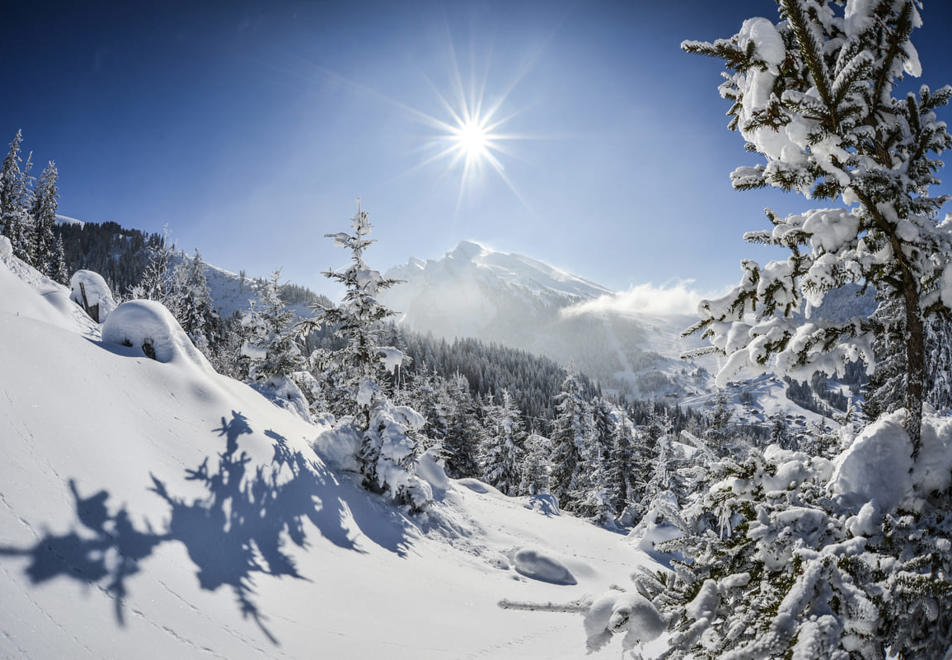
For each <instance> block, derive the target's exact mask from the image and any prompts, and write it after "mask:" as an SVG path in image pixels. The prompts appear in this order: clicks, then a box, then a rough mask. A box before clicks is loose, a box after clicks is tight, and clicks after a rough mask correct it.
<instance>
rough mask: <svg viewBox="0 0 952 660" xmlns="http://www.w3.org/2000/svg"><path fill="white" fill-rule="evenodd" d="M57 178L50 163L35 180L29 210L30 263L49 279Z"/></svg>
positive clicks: (53, 268) (52, 259)
mask: <svg viewBox="0 0 952 660" xmlns="http://www.w3.org/2000/svg"><path fill="white" fill-rule="evenodd" d="M57 177H58V173H57V171H56V165H55V164H54V163H53V161H50V162H49V164H48V165H47V166H46V168H45V169H44V170H43V173H42V174H40V178H39V179H37V182H36V187H35V188H34V189H33V206H32V208H31V209H30V215H31V216H32V218H33V231H32V235H31V238H32V243H31V245H30V263H32V264H33V265H34V266H35V267H36V269H37V270H38V271H40V272H41V273H43V274H44V275H47V276H50V277H52V276H53V274H54V271H55V269H56V263H55V261H56V252H55V243H56V239H55V236H54V235H53V227H54V226H56V209H57V206H58V204H59V201H58V200H59V191H58V190H57V187H56V179H57Z"/></svg>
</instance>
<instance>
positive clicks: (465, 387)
mask: <svg viewBox="0 0 952 660" xmlns="http://www.w3.org/2000/svg"><path fill="white" fill-rule="evenodd" d="M449 396H450V400H451V403H452V408H451V410H452V412H451V414H450V417H449V420H448V426H447V429H446V437H445V438H444V439H443V455H444V457H445V461H446V473H447V474H448V475H449V476H451V477H454V478H456V479H461V478H463V477H477V476H479V475H480V470H479V464H478V462H477V460H476V452H477V448H478V447H479V446H480V445H481V444H482V442H483V436H484V435H485V434H484V431H483V429H482V427H481V426H480V424H479V420H478V418H477V416H476V402H475V401H474V400H473V397H472V396H471V395H470V393H469V383H468V382H467V381H466V379H465V378H463V376H461V375H460V374H456V375H455V376H454V377H453V379H452V380H451V381H450V388H449Z"/></svg>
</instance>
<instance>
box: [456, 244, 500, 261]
mask: <svg viewBox="0 0 952 660" xmlns="http://www.w3.org/2000/svg"><path fill="white" fill-rule="evenodd" d="M487 252H492V250H490V249H489V248H487V247H486V246H485V245H482V244H480V243H477V242H476V241H469V240H466V241H460V242H459V245H457V246H456V248H455V249H454V250H453V251H452V252H450V253H449V254H448V255H447V256H448V257H451V258H453V259H465V260H467V261H472V260H473V259H474V258H475V257H479V256H482V255H483V254H486V253H487Z"/></svg>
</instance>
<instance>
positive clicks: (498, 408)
mask: <svg viewBox="0 0 952 660" xmlns="http://www.w3.org/2000/svg"><path fill="white" fill-rule="evenodd" d="M519 417H520V413H519V409H518V408H516V407H515V405H514V404H513V402H512V397H511V396H510V395H509V392H508V390H503V391H502V394H501V395H500V402H499V403H498V404H497V403H492V402H491V401H490V403H489V405H487V406H486V407H485V408H484V409H483V422H484V424H485V426H486V435H485V438H484V440H483V444H482V446H481V447H480V452H479V464H480V468H481V469H482V477H483V480H484V481H485V482H486V483H488V484H490V485H492V486H495V487H496V488H498V489H499V490H500V491H501V492H502V493H504V494H505V495H522V494H523V493H522V483H523V461H524V459H525V439H526V434H525V431H524V430H523V427H522V421H521V420H520V418H519Z"/></svg>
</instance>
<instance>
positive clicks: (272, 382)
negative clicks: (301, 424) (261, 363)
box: [245, 342, 312, 422]
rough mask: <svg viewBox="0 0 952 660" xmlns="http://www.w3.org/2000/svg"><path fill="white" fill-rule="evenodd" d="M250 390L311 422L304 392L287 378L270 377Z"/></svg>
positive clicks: (252, 384) (252, 386)
mask: <svg viewBox="0 0 952 660" xmlns="http://www.w3.org/2000/svg"><path fill="white" fill-rule="evenodd" d="M245 343H247V342H245ZM251 388H252V389H254V390H255V391H257V392H258V393H260V394H261V395H262V396H264V397H265V398H267V399H269V400H270V401H271V402H272V403H274V404H275V405H276V406H278V407H279V408H284V409H285V410H290V411H291V412H293V413H294V414H295V415H297V416H298V417H300V418H301V419H303V420H304V421H305V422H310V421H312V420H311V413H310V410H309V406H308V403H307V399H306V398H305V396H304V392H302V391H301V388H300V387H298V386H297V384H296V383H295V382H294V381H293V380H291V378H289V377H288V376H272V377H271V378H269V379H268V380H266V381H263V382H256V383H251Z"/></svg>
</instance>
